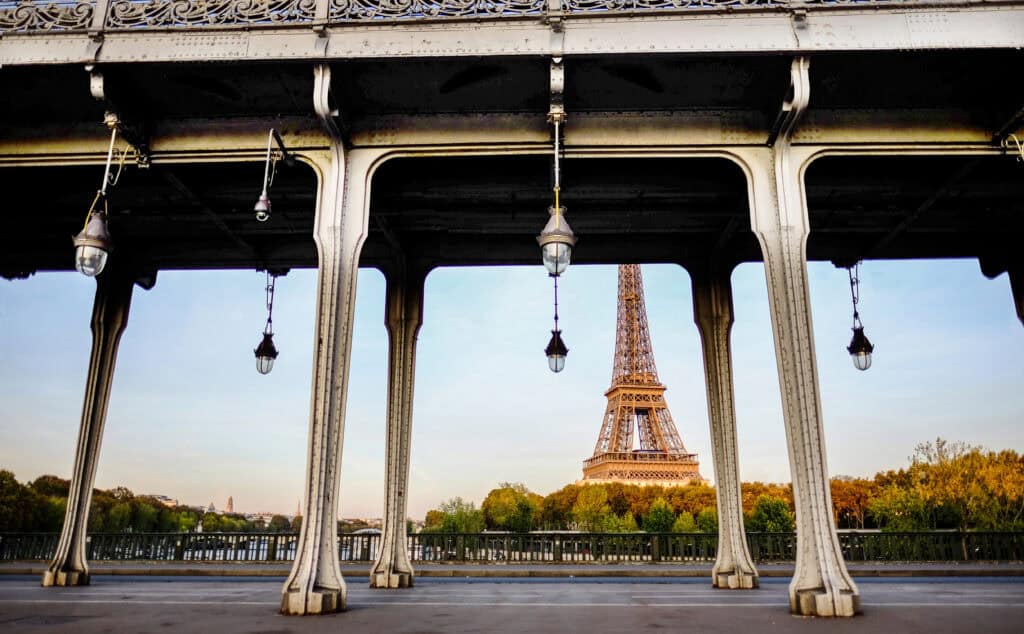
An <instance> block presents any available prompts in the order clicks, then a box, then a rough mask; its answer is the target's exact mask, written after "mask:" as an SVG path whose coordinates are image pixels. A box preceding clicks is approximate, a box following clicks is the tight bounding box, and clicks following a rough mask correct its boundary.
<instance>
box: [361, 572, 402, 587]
mask: <svg viewBox="0 0 1024 634" xmlns="http://www.w3.org/2000/svg"><path fill="white" fill-rule="evenodd" d="M412 586H413V574H412V573H411V572H397V571H384V572H375V573H373V574H371V575H370V587H371V588H387V589H394V588H411V587H412Z"/></svg>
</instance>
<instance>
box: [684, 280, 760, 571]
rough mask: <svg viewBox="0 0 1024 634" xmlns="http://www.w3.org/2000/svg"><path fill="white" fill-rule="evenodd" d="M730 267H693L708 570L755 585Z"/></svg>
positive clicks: (755, 569)
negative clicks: (710, 507) (710, 515)
mask: <svg viewBox="0 0 1024 634" xmlns="http://www.w3.org/2000/svg"><path fill="white" fill-rule="evenodd" d="M731 271H732V266H726V267H722V268H721V269H716V268H712V267H708V268H707V269H705V270H696V269H695V270H693V271H691V272H690V277H691V279H692V280H693V318H694V322H696V324H697V328H698V329H699V330H700V339H701V344H702V347H703V350H704V376H705V380H706V384H707V394H708V422H709V423H710V426H711V456H712V458H713V459H714V464H715V491H716V493H717V499H718V557H717V558H716V559H715V565H714V567H713V568H712V570H711V585H713V586H714V587H716V588H729V589H741V588H756V587H757V586H758V574H757V568H755V567H754V562H753V559H751V557H750V549H749V547H748V546H747V537H746V532H745V531H744V529H743V497H742V493H741V491H740V465H739V452H738V449H737V443H736V398H735V395H734V391H733V378H732V348H731V345H730V336H731V331H732V324H733V304H732V286H731V284H730V280H729V277H730V273H731Z"/></svg>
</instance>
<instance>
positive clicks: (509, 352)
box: [0, 258, 1024, 519]
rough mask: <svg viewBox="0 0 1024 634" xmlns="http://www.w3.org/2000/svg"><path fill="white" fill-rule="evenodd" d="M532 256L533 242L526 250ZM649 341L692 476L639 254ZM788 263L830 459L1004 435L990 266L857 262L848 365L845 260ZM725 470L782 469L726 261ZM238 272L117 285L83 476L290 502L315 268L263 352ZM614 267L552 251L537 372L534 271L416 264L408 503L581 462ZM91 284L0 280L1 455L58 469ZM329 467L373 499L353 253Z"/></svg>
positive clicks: (896, 458) (751, 476)
mask: <svg viewBox="0 0 1024 634" xmlns="http://www.w3.org/2000/svg"><path fill="white" fill-rule="evenodd" d="M538 259H539V258H538ZM642 270H643V275H644V284H645V289H646V301H647V311H648V319H649V324H650V330H651V337H652V340H653V344H654V352H655V358H656V361H657V365H658V372H659V375H660V378H661V380H662V382H663V383H664V384H665V385H666V386H667V387H668V391H667V393H666V399H667V401H668V405H669V408H670V411H671V412H672V416H673V418H674V420H675V422H676V425H677V427H678V428H679V431H680V433H681V435H682V438H683V442H684V444H686V446H687V448H688V449H689V450H690V451H692V452H696V453H697V454H699V460H700V463H701V472H702V474H703V475H704V476H705V477H707V478H709V479H713V470H712V460H711V448H710V438H709V431H708V420H707V405H706V400H705V386H704V372H703V361H702V356H701V350H700V339H699V335H698V332H697V329H696V327H695V326H694V324H693V313H692V304H691V301H692V300H691V294H690V293H691V291H690V280H689V276H688V275H687V273H686V271H685V270H684V269H682V268H680V267H678V266H674V265H645V266H644V267H643V269H642ZM809 280H810V289H811V300H812V313H813V320H814V328H815V331H814V332H815V345H816V350H817V358H818V373H819V378H820V385H821V393H822V394H821V397H822V409H823V413H824V421H825V434H826V435H825V439H826V447H827V454H828V456H827V457H828V464H829V469H830V472H831V473H832V474H833V475H850V476H869V477H870V476H872V475H874V473H875V472H877V471H879V470H888V469H895V468H900V467H903V466H906V465H907V463H908V458H909V456H910V455H911V454H912V453H913V450H914V446H915V445H916V444H918V443H920V442H924V441H927V440H932V439H934V438H936V437H939V436H941V437H943V438H946V439H950V440H960V441H966V442H968V443H971V444H978V445H982V446H984V447H987V448H990V449H1004V448H1009V449H1015V450H1017V451H1024V425H1022V424H1021V423H1022V422H1024V421H1022V414H1024V390H1022V389H1021V388H1022V387H1024V366H1022V364H1021V359H1022V357H1024V328H1022V327H1021V323H1020V322H1019V321H1018V320H1017V317H1016V313H1015V312H1014V307H1013V302H1012V299H1011V293H1010V288H1009V282H1008V280H1007V278H1006V276H1005V275H1003V276H1001V277H999V278H997V279H995V280H987V279H986V278H984V277H983V276H982V275H981V273H980V271H979V269H978V265H977V262H976V261H974V260H946V261H871V262H867V263H866V264H864V265H862V267H861V280H862V281H861V304H860V308H861V317H862V319H863V322H864V326H865V332H866V333H867V335H868V337H869V338H870V339H871V341H872V342H873V343H874V344H875V346H876V349H875V354H874V364H873V365H872V367H871V369H870V370H868V371H867V372H858V371H857V370H855V369H854V368H853V364H852V363H851V362H850V359H849V355H848V354H847V352H846V346H847V345H848V343H849V340H850V335H851V332H850V325H851V306H850V289H849V282H848V278H847V273H846V271H845V270H843V269H836V268H835V267H833V266H832V265H831V264H829V263H811V264H810V265H809ZM732 283H733V293H734V303H735V309H736V323H735V326H734V328H733V339H732V344H733V358H734V368H735V391H736V402H737V418H738V438H739V454H740V472H741V477H742V479H743V480H744V481H752V480H761V481H771V482H788V481H789V479H790V477H789V465H788V458H787V452H786V444H785V430H784V427H783V422H782V407H781V399H780V396H779V382H778V374H777V369H776V362H775V351H774V344H773V339H772V332H771V323H770V318H769V311H768V301H767V290H766V285H765V276H764V269H763V267H762V265H761V264H759V263H758V264H744V265H741V266H740V267H738V268H737V269H736V271H735V272H734V274H733V278H732ZM264 284H265V278H264V275H263V274H262V273H258V272H255V271H209V272H174V271H170V272H161V273H160V275H159V278H158V281H157V284H156V286H155V288H153V289H152V290H150V291H143V290H141V289H136V290H135V295H134V298H133V302H132V308H131V315H130V319H129V324H128V328H127V330H126V331H125V334H124V337H123V338H122V341H121V347H120V354H119V358H118V361H117V369H116V375H115V378H114V385H113V392H112V397H111V402H110V406H109V411H108V417H107V423H106V429H105V433H104V439H103V446H102V451H101V456H100V462H99V468H98V473H97V477H96V485H97V486H98V487H100V488H111V487H114V486H122V485H123V486H126V487H128V488H129V489H131V490H133V491H134V492H135V493H137V494H163V495H168V496H170V497H172V498H177V499H179V500H180V501H181V502H183V503H186V504H192V505H200V504H202V505H206V504H209V503H210V502H213V503H214V504H215V505H216V507H217V508H223V507H224V506H225V505H226V502H227V499H228V496H231V497H233V499H234V507H235V510H236V511H241V512H266V511H270V512H279V513H294V512H295V509H296V506H297V504H298V502H299V497H300V496H301V494H302V489H303V484H304V479H305V460H306V448H307V432H308V427H309V400H310V381H311V375H312V349H313V328H314V321H315V312H316V307H315V291H316V271H314V270H294V271H292V272H290V273H289V274H288V275H287V276H285V277H282V278H280V279H279V280H278V282H277V294H276V300H275V307H274V327H275V328H274V329H275V336H274V340H275V343H276V344H277V347H278V349H279V351H280V356H279V357H278V359H277V362H276V364H275V366H274V369H273V372H272V373H271V374H269V375H266V376H263V375H260V374H258V373H257V372H256V368H255V361H254V356H253V352H252V351H253V348H255V346H256V345H257V343H259V340H260V336H261V332H262V329H263V325H264V321H265V319H266V312H265V306H264ZM616 285H617V273H616V268H615V267H614V266H579V265H574V266H572V267H570V269H569V271H568V272H567V273H566V274H565V275H564V276H563V277H562V279H561V282H560V284H559V313H560V322H561V327H562V330H563V338H564V339H565V342H566V344H567V345H568V347H569V355H568V359H567V364H566V368H565V370H564V371H563V372H561V373H560V374H553V373H551V372H550V371H549V370H548V369H547V361H546V359H545V357H544V352H543V350H544V347H545V345H546V344H547V340H548V338H549V337H550V329H551V313H552V305H551V304H552V289H551V282H550V279H548V278H547V277H546V274H545V272H544V270H543V268H542V267H541V266H540V264H539V263H538V265H537V266H535V267H491V268H464V269H441V270H436V271H434V272H433V273H431V275H430V276H429V277H428V279H427V283H426V299H425V311H424V312H425V320H424V324H423V328H422V330H421V331H420V338H419V347H418V350H417V378H416V394H415V402H414V412H413V439H412V465H411V474H410V484H409V495H410V497H409V515H410V516H411V517H414V518H419V519H422V517H423V516H424V515H425V513H426V512H427V511H428V510H429V509H431V508H434V507H436V506H437V505H438V504H440V503H441V502H442V501H444V500H447V499H450V498H453V497H456V496H460V497H462V498H464V499H467V500H472V501H475V502H476V503H477V504H479V503H480V501H481V500H482V499H483V497H484V496H485V495H486V494H487V492H488V491H489V490H490V489H492V488H494V487H495V486H497V485H498V483H500V482H504V481H511V482H522V483H524V484H525V485H526V486H527V487H529V488H530V489H532V490H533V491H536V492H538V493H540V494H547V493H550V492H551V491H554V490H557V489H559V488H561V487H562V486H564V485H565V484H568V483H571V482H574V481H575V480H577V479H579V478H580V477H581V466H582V465H581V463H582V460H583V459H585V458H587V457H589V456H590V455H591V453H592V452H593V447H594V443H595V442H596V439H597V434H598V431H599V429H600V424H601V416H602V414H603V412H604V408H605V404H606V399H605V397H604V395H603V394H604V391H605V390H606V389H607V388H608V387H609V383H610V380H611V368H612V355H613V352H614V337H615V315H616ZM94 289H95V283H94V281H93V280H90V279H88V278H85V277H83V276H81V275H79V274H77V273H40V274H37V275H35V276H33V277H31V278H29V279H27V280H18V281H13V282H8V281H0V358H2V359H3V363H2V364H0V468H4V469H9V470H11V471H13V472H14V473H15V475H16V476H17V477H18V479H19V480H21V481H22V482H27V481H30V480H32V479H34V478H36V477H37V476H39V475H42V474H55V475H58V476H61V477H69V476H70V472H71V467H72V464H73V459H74V447H75V441H76V436H77V432H78V425H79V417H80V412H81V406H82V395H83V392H84V386H85V375H86V371H87V366H88V361H89V349H90V344H91V334H90V331H89V317H90V311H91V306H92V299H93V293H94ZM355 314H356V317H355V319H356V323H355V329H354V339H353V346H352V371H351V379H350V385H349V398H348V413H347V418H346V423H345V442H344V453H343V462H342V475H341V494H340V500H341V501H340V505H341V508H340V515H341V516H342V517H364V518H372V517H380V516H381V515H382V510H383V502H384V500H383V496H384V484H383V478H384V438H385V427H384V422H385V397H386V389H387V384H386V376H387V374H386V373H387V335H386V331H385V329H384V325H383V319H384V279H383V276H382V275H381V274H380V273H379V272H377V271H376V270H371V269H365V270H360V273H359V280H358V294H357V300H356V313H355Z"/></svg>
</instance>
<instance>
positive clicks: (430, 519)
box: [423, 509, 444, 530]
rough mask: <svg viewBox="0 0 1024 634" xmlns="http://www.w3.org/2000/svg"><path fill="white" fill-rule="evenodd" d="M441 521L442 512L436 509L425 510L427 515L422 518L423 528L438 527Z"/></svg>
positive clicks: (434, 528) (442, 520)
mask: <svg viewBox="0 0 1024 634" xmlns="http://www.w3.org/2000/svg"><path fill="white" fill-rule="evenodd" d="M442 522H444V513H442V512H441V511H439V510H438V509H432V510H430V511H427V516H426V517H425V518H424V519H423V530H436V529H440V528H441V523H442Z"/></svg>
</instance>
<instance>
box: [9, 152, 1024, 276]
mask: <svg viewBox="0 0 1024 634" xmlns="http://www.w3.org/2000/svg"><path fill="white" fill-rule="evenodd" d="M550 167H551V166H550V159H549V158H547V157H544V156H518V157H491V158H485V157H473V158H444V159H440V158H415V159H414V158H409V159H396V160H393V161H390V162H388V163H385V164H384V165H383V166H382V167H381V168H380V169H379V170H378V171H377V173H376V175H375V178H374V182H373V186H372V191H371V219H370V233H369V236H368V239H367V242H366V245H365V247H364V251H363V258H362V261H363V264H364V265H370V266H374V265H380V264H381V263H382V262H383V261H385V260H386V259H388V258H389V257H392V256H393V254H394V250H395V249H396V248H400V249H402V250H403V251H404V252H405V254H406V255H407V256H409V257H411V258H417V259H421V260H424V261H429V262H431V263H433V264H437V265H475V264H536V263H537V262H538V256H537V246H536V242H535V240H534V237H535V236H536V235H537V233H538V232H539V231H540V229H541V227H542V226H543V224H544V221H545V220H546V216H547V207H548V206H549V205H550V204H551V194H550V184H551V183H550ZM1022 171H1024V166H1022V165H1021V164H1020V163H1019V162H1017V161H1014V160H1013V158H1012V157H1008V156H1006V157H1000V156H989V157H980V156H978V157H950V156H935V157H829V158H823V159H819V160H818V161H816V162H814V163H813V164H812V165H811V166H810V168H809V169H808V172H807V184H808V191H807V201H808V208H809V214H810V220H811V237H810V240H809V242H808V255H809V257H810V258H811V259H820V260H833V261H840V262H848V261H853V260H856V259H859V258H919V257H985V258H995V259H999V258H1003V259H1005V258H1007V257H1010V256H1016V254H1018V253H1019V238H1020V236H1021V235H1024V203H1022V202H1021V198H1020V195H1019V193H1020V189H1019V183H1020V182H1021V178H1022ZM101 174H102V169H101V167H99V166H95V165H93V166H80V167H59V168H58V167H5V168H2V169H0V188H2V190H3V191H4V192H5V200H4V204H3V206H2V207H0V220H2V221H3V223H4V226H5V228H6V229H7V230H8V231H9V233H10V235H15V236H18V239H17V240H16V241H13V243H11V244H8V245H6V246H5V249H4V250H3V251H2V253H0V273H3V274H5V275H12V274H16V273H20V272H29V271H34V270H67V269H69V268H70V267H71V266H72V248H71V236H72V235H74V234H75V233H76V232H77V231H78V230H79V229H80V228H81V225H82V223H83V221H84V219H85V213H86V210H87V208H88V204H89V202H90V201H91V200H92V197H93V195H94V193H95V188H96V186H97V184H98V183H97V181H98V180H99V178H100V176H101ZM261 177H262V166H261V165H260V164H259V163H257V162H249V163H222V164H212V163H204V164H174V165H170V164H154V165H153V166H152V167H150V168H149V169H147V170H142V169H139V168H137V167H134V166H128V167H126V168H125V172H124V174H123V175H122V177H121V182H120V183H119V184H118V185H117V187H115V188H114V189H113V190H112V194H111V202H110V212H111V222H110V230H111V233H112V235H113V237H114V240H115V244H116V249H117V253H118V256H119V257H126V258H132V259H134V260H137V261H139V262H141V263H144V264H147V265H150V266H154V267H157V268H259V267H265V266H279V267H311V266H315V265H316V252H315V247H314V244H313V240H312V232H313V215H314V207H315V198H316V186H315V177H314V175H313V173H312V171H311V170H310V169H309V168H307V167H303V166H301V165H300V166H296V167H291V168H288V167H281V168H280V169H279V171H278V174H277V177H276V179H275V182H274V185H273V188H272V190H271V199H272V200H273V205H274V206H273V216H272V218H271V220H270V221H269V222H267V223H258V222H256V221H255V219H254V216H253V212H252V206H253V203H254V201H255V198H256V197H257V195H258V193H259V183H260V179H261ZM563 200H564V204H565V205H566V206H567V208H568V215H567V218H568V220H569V222H570V224H571V225H572V227H573V229H574V230H575V232H576V233H577V235H578V236H579V238H580V242H579V245H578V247H577V250H576V253H575V254H574V260H575V261H577V262H580V263H629V262H682V263H686V262H688V261H692V260H697V259H704V258H707V257H709V255H711V254H716V255H717V257H723V258H728V259H733V260H736V261H756V260H759V259H760V250H759V248H758V245H757V243H756V241H755V240H754V237H753V234H751V233H750V231H749V209H748V206H747V193H746V185H745V182H744V178H743V176H742V173H741V172H740V170H739V169H738V168H737V167H736V166H734V165H733V164H732V163H730V162H728V161H725V160H723V159H692V158H691V159H611V158H608V159H597V158H594V159H578V158H577V159H571V158H570V159H568V160H566V161H565V173H564V197H563Z"/></svg>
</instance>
